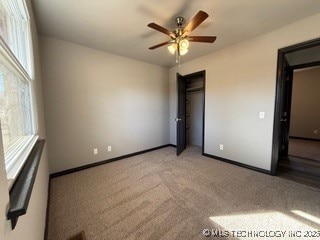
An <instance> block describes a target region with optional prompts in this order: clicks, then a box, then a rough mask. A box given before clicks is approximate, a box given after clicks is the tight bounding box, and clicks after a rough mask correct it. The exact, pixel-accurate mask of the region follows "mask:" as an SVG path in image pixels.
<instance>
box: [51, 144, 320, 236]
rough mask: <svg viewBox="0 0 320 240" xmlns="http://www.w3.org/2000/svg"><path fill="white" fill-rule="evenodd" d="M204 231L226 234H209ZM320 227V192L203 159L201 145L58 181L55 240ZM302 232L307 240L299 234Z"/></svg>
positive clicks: (53, 215)
mask: <svg viewBox="0 0 320 240" xmlns="http://www.w3.org/2000/svg"><path fill="white" fill-rule="evenodd" d="M203 229H208V231H206V234H209V233H210V232H211V233H212V231H214V230H220V232H217V231H216V232H214V235H215V236H216V237H214V236H212V235H211V237H205V236H204V235H203ZM319 229H320V191H319V189H315V188H312V187H308V186H305V185H302V184H298V183H294V182H291V181H288V180H286V179H282V178H279V177H273V176H269V175H267V174H262V173H259V172H255V171H252V170H248V169H245V168H242V167H238V166H235V165H232V164H228V163H224V162H221V161H218V160H214V159H211V158H207V157H204V156H202V155H201V150H200V149H199V148H195V147H191V148H188V149H186V150H185V151H184V152H183V153H182V154H181V155H180V156H179V157H177V156H176V155H175V148H172V147H167V148H163V149H160V150H156V151H153V152H149V153H145V154H142V155H138V156H135V157H131V158H127V159H123V160H120V161H116V162H112V163H109V164H105V165H101V166H99V167H94V168H90V169H87V170H84V171H80V172H76V173H72V174H69V175H65V176H61V177H58V178H53V179H52V180H51V189H50V205H49V221H48V240H66V239H68V237H70V236H72V235H74V234H76V233H78V232H80V231H84V233H85V237H86V239H87V240H106V239H112V240H117V239H121V240H123V239H128V240H133V239H139V240H144V239H148V240H156V239H161V240H174V239H183V240H185V239H190V240H191V239H192V240H194V239H307V237H303V234H308V233H307V231H313V232H310V233H314V234H317V232H316V231H318V230H319ZM237 230H239V231H242V232H233V231H237ZM276 231H279V232H276ZM280 231H284V232H282V233H281V232H280ZM289 231H291V232H289ZM297 231H301V234H302V235H301V236H302V237H292V236H293V234H297V235H298V236H299V232H297ZM276 233H277V234H278V237H277V238H276V237H271V238H270V236H271V235H272V234H276ZM267 234H269V235H268V236H267ZM270 234H271V235H270ZM279 234H283V235H281V236H280V235H279ZM318 234H319V233H318ZM217 236H218V237H217ZM310 239H319V238H310Z"/></svg>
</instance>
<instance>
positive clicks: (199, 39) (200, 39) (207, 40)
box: [188, 36, 217, 43]
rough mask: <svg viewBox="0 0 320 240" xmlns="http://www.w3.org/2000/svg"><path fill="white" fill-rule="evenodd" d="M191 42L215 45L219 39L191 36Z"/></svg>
mask: <svg viewBox="0 0 320 240" xmlns="http://www.w3.org/2000/svg"><path fill="white" fill-rule="evenodd" d="M188 39H189V41H190V42H204V43H213V42H214V41H215V40H216V39H217V37H216V36H189V37H188Z"/></svg>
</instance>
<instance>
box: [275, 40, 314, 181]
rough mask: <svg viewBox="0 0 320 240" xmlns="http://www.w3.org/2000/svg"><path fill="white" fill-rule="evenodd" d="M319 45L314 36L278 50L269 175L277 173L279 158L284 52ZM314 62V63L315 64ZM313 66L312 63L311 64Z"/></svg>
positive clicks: (304, 65) (305, 65)
mask: <svg viewBox="0 0 320 240" xmlns="http://www.w3.org/2000/svg"><path fill="white" fill-rule="evenodd" d="M319 45H320V38H316V39H313V40H310V41H306V42H302V43H298V44H295V45H292V46H288V47H285V48H281V49H279V50H278V59H277V75H276V76H277V77H276V96H275V106H274V120H273V137H272V154H271V171H270V172H271V175H274V176H275V175H276V174H277V165H278V160H279V155H278V154H279V144H280V141H279V133H280V118H281V111H280V110H281V105H282V102H281V94H282V91H283V89H282V84H281V83H282V81H284V79H283V76H284V74H283V65H284V62H285V61H286V58H285V54H287V53H292V52H296V51H300V50H304V49H308V48H311V47H316V46H319ZM317 63H318V62H315V63H314V64H317ZM309 65H312V63H309V64H300V65H296V66H291V68H292V69H298V68H302V67H307V66H309ZM313 66H314V65H313Z"/></svg>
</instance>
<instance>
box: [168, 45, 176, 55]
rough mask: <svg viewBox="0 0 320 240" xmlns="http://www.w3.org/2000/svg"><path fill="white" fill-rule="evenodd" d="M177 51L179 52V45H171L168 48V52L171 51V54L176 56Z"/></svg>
mask: <svg viewBox="0 0 320 240" xmlns="http://www.w3.org/2000/svg"><path fill="white" fill-rule="evenodd" d="M176 50H177V45H176V44H174V43H173V44H170V45H169V46H168V51H169V53H171V54H175V52H176Z"/></svg>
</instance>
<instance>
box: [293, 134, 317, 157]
mask: <svg viewBox="0 0 320 240" xmlns="http://www.w3.org/2000/svg"><path fill="white" fill-rule="evenodd" d="M288 154H289V155H290V156H295V157H302V158H307V159H313V160H317V161H320V141H309V140H302V139H294V138H290V140H289V152H288Z"/></svg>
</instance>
